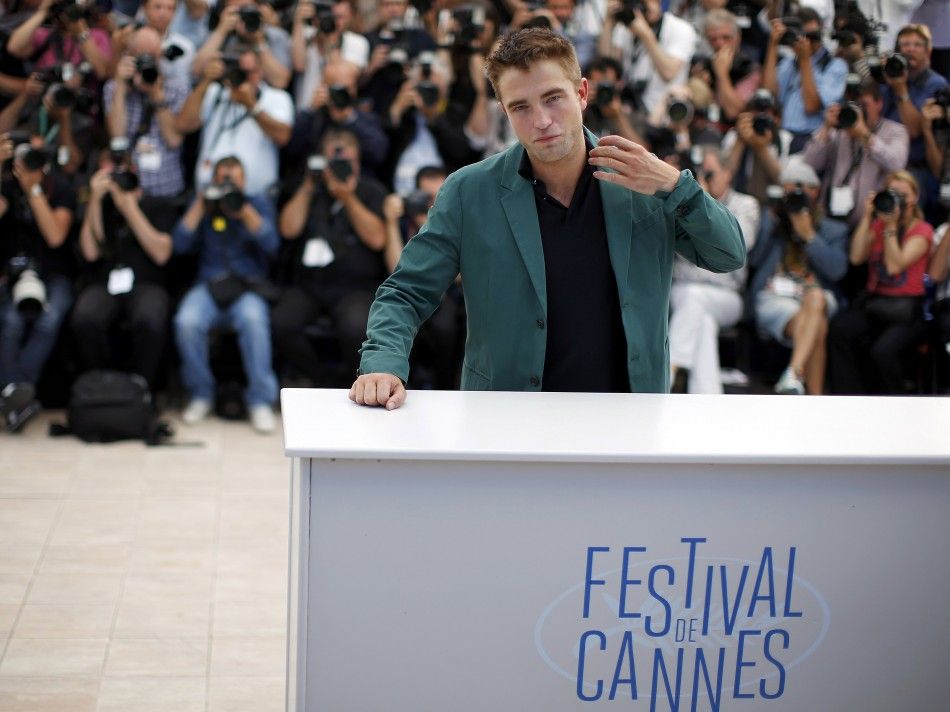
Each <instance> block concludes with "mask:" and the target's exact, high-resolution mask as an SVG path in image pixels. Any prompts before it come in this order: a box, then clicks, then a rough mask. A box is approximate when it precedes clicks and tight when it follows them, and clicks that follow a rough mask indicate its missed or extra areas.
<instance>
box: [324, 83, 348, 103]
mask: <svg viewBox="0 0 950 712" xmlns="http://www.w3.org/2000/svg"><path fill="white" fill-rule="evenodd" d="M329 94H330V105H331V106H332V107H333V108H334V109H348V108H350V107H351V106H353V96H352V95H351V94H350V90H349V89H348V88H347V86H346V84H332V85H331V86H330V89H329Z"/></svg>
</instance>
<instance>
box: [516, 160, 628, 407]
mask: <svg viewBox="0 0 950 712" xmlns="http://www.w3.org/2000/svg"><path fill="white" fill-rule="evenodd" d="M587 148H588V150H589V149H590V148H591V146H590V145H588V146H587ZM519 173H520V174H521V176H522V177H524V178H525V179H526V180H528V181H529V182H531V183H532V185H533V186H534V199H535V205H536V207H537V210H538V223H539V225H540V228H541V244H542V247H543V249H544V274H545V284H546V287H547V297H548V313H547V323H546V324H542V325H539V326H543V327H544V328H545V329H546V330H547V347H546V351H545V359H544V376H543V378H542V380H541V387H542V390H545V391H561V392H584V393H628V392H629V391H630V379H629V376H628V374H627V340H626V336H625V334H624V330H623V321H622V318H621V314H620V297H619V295H618V292H617V279H616V277H615V276H614V271H613V268H612V267H611V265H610V251H609V249H608V246H607V228H606V224H605V223H604V208H603V203H601V199H600V185H599V183H598V181H597V179H596V178H594V167H593V166H591V165H587V166H586V167H585V168H584V172H583V173H582V174H581V177H580V180H579V181H578V183H577V187H576V188H575V189H574V197H573V198H572V199H571V204H570V206H569V207H565V206H563V205H561V203H559V202H558V201H557V200H555V199H554V198H552V197H551V196H549V195H548V193H547V189H546V187H545V185H544V183H543V182H542V181H541V180H538V179H536V178H535V177H534V171H533V170H532V168H531V163H530V161H529V160H528V154H527V153H525V155H524V159H523V160H522V162H521V168H520V169H519Z"/></svg>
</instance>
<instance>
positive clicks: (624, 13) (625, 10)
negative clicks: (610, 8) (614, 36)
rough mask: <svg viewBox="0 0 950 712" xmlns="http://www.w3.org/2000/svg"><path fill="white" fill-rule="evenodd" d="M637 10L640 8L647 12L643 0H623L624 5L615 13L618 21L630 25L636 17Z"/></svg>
mask: <svg viewBox="0 0 950 712" xmlns="http://www.w3.org/2000/svg"><path fill="white" fill-rule="evenodd" d="M637 10H639V11H640V12H641V13H645V12H646V8H645V7H644V4H643V0H623V6H622V7H621V8H620V9H619V10H617V13H616V14H615V15H614V19H615V20H616V21H617V22H622V23H623V24H624V25H629V24H630V23H631V22H633V20H634V18H635V17H636V15H635V14H634V13H635V12H636V11H637Z"/></svg>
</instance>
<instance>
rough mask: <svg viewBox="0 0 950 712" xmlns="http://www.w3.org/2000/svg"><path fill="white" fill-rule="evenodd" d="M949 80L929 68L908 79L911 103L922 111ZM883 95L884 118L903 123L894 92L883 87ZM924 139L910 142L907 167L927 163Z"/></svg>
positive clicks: (908, 93)
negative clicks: (925, 103) (926, 103)
mask: <svg viewBox="0 0 950 712" xmlns="http://www.w3.org/2000/svg"><path fill="white" fill-rule="evenodd" d="M946 83H947V80H946V79H944V78H943V77H942V76H940V75H939V74H937V73H936V72H935V71H933V70H932V69H930V68H929V67H928V68H927V69H925V70H924V71H922V72H921V73H920V74H919V75H918V76H917V78H916V79H908V81H907V96H909V97H910V101H911V103H912V104H913V105H914V106H916V107H917V109H918V110H920V108H921V107H923V105H924V102H926V101H927V99H930V98H931V97H932V96H933V95H934V94H936V93H937V90H938V89H940V87H942V86H944V85H945V84H946ZM881 95H882V97H883V98H884V118H885V119H891V120H892V121H896V122H898V123H903V122H902V121H901V112H900V110H899V109H898V103H897V102H896V101H895V100H894V92H892V91H891V87H890V86H889V85H885V86H884V87H882V90H881ZM925 151H926V149H925V148H924V137H923V136H918V137H917V138H915V139H912V140H911V142H910V153H908V154H907V165H909V166H910V165H914V164H916V165H923V164H924V162H925V160H926V159H925Z"/></svg>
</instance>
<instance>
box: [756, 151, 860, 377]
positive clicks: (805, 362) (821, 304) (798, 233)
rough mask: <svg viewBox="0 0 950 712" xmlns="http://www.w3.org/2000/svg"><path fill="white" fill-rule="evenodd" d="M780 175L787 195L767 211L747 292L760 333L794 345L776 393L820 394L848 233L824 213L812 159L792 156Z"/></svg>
mask: <svg viewBox="0 0 950 712" xmlns="http://www.w3.org/2000/svg"><path fill="white" fill-rule="evenodd" d="M779 182H780V184H781V185H782V189H781V196H782V197H780V198H779V199H778V201H777V202H773V204H772V209H771V210H770V211H768V212H766V213H764V214H763V216H762V225H761V227H760V229H759V236H758V238H757V239H756V245H755V248H754V249H753V250H752V252H751V253H750V254H749V269H750V270H752V277H751V279H750V282H749V297H750V300H751V303H752V306H753V309H754V314H755V321H756V324H757V325H758V328H759V331H760V332H761V334H762V335H763V336H767V337H771V338H773V339H775V340H776V341H777V342H779V343H780V344H782V345H783V346H787V347H788V348H790V349H792V355H791V359H790V360H789V364H788V367H787V368H786V369H785V370H784V371H783V372H782V375H781V376H780V377H779V379H778V382H777V383H776V384H775V392H776V393H779V394H786V395H803V394H805V393H806V391H807V393H808V394H810V395H821V394H822V393H823V392H824V386H825V383H824V382H825V367H826V362H827V350H826V337H827V334H828V320H829V319H830V318H831V317H832V316H833V315H834V313H835V311H836V310H837V308H838V302H839V299H840V296H839V292H838V287H837V283H838V281H839V280H840V279H841V278H842V277H844V275H845V272H846V271H847V269H848V255H847V244H848V233H847V228H845V226H844V225H842V224H841V223H840V222H836V221H834V220H828V219H826V218H824V217H823V215H822V210H821V207H820V205H819V203H818V190H819V181H818V176H817V175H816V174H815V171H814V170H812V168H811V166H809V165H808V164H806V163H805V162H804V161H802V160H801V159H800V158H793V159H792V160H790V161H789V162H788V165H787V166H786V167H785V168H784V169H783V171H782V174H781V176H779Z"/></svg>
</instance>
